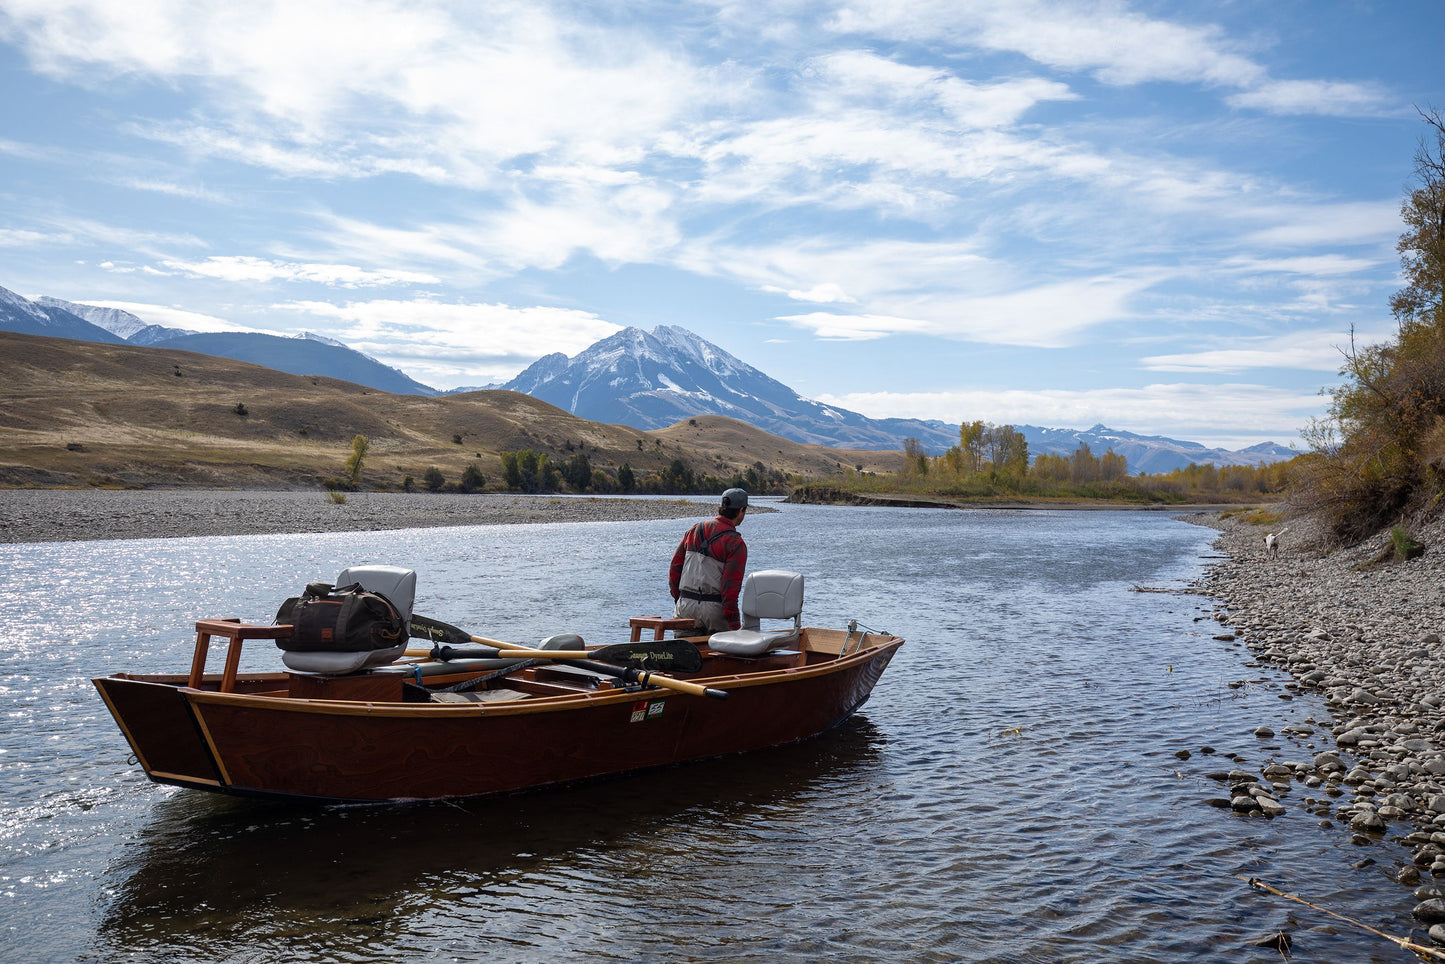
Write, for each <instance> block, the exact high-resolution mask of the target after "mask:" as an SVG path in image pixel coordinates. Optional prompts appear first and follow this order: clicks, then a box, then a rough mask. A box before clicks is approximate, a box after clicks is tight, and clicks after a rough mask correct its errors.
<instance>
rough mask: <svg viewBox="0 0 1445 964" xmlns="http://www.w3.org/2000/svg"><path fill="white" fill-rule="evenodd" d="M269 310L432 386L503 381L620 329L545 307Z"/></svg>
mask: <svg viewBox="0 0 1445 964" xmlns="http://www.w3.org/2000/svg"><path fill="white" fill-rule="evenodd" d="M274 307H275V308H277V309H281V310H288V311H293V312H296V313H297V314H299V315H302V316H304V317H307V318H310V319H313V320H314V327H313V330H317V331H319V332H321V333H324V334H326V335H329V336H331V337H334V338H337V339H339V340H341V341H344V342H346V344H348V345H350V346H351V347H353V348H355V349H357V350H358V351H363V352H366V353H367V354H368V355H372V356H373V357H376V358H379V359H381V360H382V361H384V362H386V363H387V364H389V365H395V366H397V367H399V368H402V369H404V370H405V371H406V372H407V373H408V374H410V375H411V376H412V377H413V378H416V379H418V380H419V381H421V382H424V383H425V384H428V385H432V386H435V387H438V388H454V387H458V386H462V385H479V384H486V383H490V382H496V381H504V380H506V379H509V378H511V377H512V376H513V375H515V374H517V372H518V371H520V370H521V369H522V368H524V367H525V366H526V365H528V364H530V363H531V362H533V361H535V360H536V359H537V358H540V357H541V356H542V355H546V354H550V353H552V352H562V353H564V354H568V355H573V354H576V353H577V352H579V351H582V350H583V349H584V348H586V347H588V346H589V345H591V344H592V343H594V342H596V341H598V340H600V339H602V338H605V337H607V336H608V335H611V334H614V333H615V332H617V331H619V330H620V326H618V325H614V324H612V323H611V322H608V321H604V320H602V319H601V318H599V317H598V316H597V315H595V314H593V313H592V312H588V311H577V310H574V309H569V308H551V307H545V306H533V307H514V306H511V305H503V304H466V303H448V302H440V301H429V300H415V301H398V300H378V301H358V302H349V303H347V304H339V305H338V304H331V303H329V302H322V301H293V302H287V303H284V304H279V305H276V306H274Z"/></svg>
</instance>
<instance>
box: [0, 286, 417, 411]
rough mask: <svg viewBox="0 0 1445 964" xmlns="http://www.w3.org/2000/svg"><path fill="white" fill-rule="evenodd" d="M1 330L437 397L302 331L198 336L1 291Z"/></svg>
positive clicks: (115, 311) (111, 311) (112, 311)
mask: <svg viewBox="0 0 1445 964" xmlns="http://www.w3.org/2000/svg"><path fill="white" fill-rule="evenodd" d="M0 330H3V331H18V332H20V333H22V334H26V335H50V336H51V337H54V338H73V339H77V340H79V341H96V342H103V343H106V344H117V343H118V344H131V345H141V346H144V347H156V346H159V347H163V348H175V349H177V350H179V351H194V352H200V353H201V354H203V355H216V356H218V357H220V358H232V359H235V360H236V361H244V362H250V363H251V364H253V365H264V366H266V367H267V368H274V369H276V370H277V371H282V372H288V373H290V374H292V375H322V376H324V377H326V378H339V379H341V380H342V381H347V382H355V383H356V384H358V385H365V386H367V387H368V388H375V389H377V390H379V391H383V392H392V393H393V394H396V395H438V394H440V393H439V392H438V391H437V390H436V389H434V388H431V387H429V386H427V385H423V384H422V383H421V382H418V381H416V380H414V379H412V378H410V377H409V376H407V375H406V373H405V372H402V371H399V370H397V369H395V368H392V367H391V366H389V365H384V364H382V363H381V362H379V361H377V360H376V359H375V358H372V357H371V356H370V355H365V354H363V353H361V352H359V351H356V350H355V349H353V348H348V347H347V346H346V345H343V344H342V343H341V342H339V341H336V340H335V339H332V338H326V337H323V336H321V335H313V334H311V333H310V332H303V333H301V334H299V335H296V336H294V337H291V338H286V337H283V336H281V335H267V334H262V333H260V332H236V331H231V332H196V331H189V330H187V329H184V328H168V327H166V326H164V325H153V324H149V323H148V322H146V321H144V320H143V319H141V318H139V317H137V316H135V315H133V314H131V313H130V312H128V311H122V310H120V309H119V308H98V307H96V306H94V305H81V304H76V303H75V302H72V301H62V300H61V299H59V298H37V299H35V300H34V301H31V300H29V299H27V298H23V297H21V296H20V295H17V294H15V293H14V292H13V291H8V290H6V289H4V288H0Z"/></svg>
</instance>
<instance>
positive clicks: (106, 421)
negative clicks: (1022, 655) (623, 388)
mask: <svg viewBox="0 0 1445 964" xmlns="http://www.w3.org/2000/svg"><path fill="white" fill-rule="evenodd" d="M238 404H243V405H244V406H245V410H246V413H247V414H246V415H244V416H242V415H239V414H237V405H238ZM0 414H3V418H0V485H7V486H29V485H38V486H130V487H134V486H141V487H144V486H157V485H181V486H209V487H217V486H219V487H239V488H255V487H291V486H316V485H320V484H322V482H323V481H324V480H325V479H327V478H335V477H341V476H343V475H344V468H343V466H344V463H345V461H346V457H347V456H348V455H349V454H350V452H351V440H352V439H353V438H354V437H355V436H356V435H365V436H366V437H367V438H368V439H369V440H370V443H371V448H370V451H369V452H368V454H367V456H366V462H365V468H364V471H363V476H362V481H363V485H364V486H366V487H370V488H399V487H400V485H401V482H402V479H403V478H404V477H405V476H407V475H410V476H412V477H413V478H415V479H417V480H420V479H421V477H422V475H423V473H425V471H426V470H427V468H428V467H430V466H436V467H438V468H440V469H441V471H442V473H443V474H444V475H445V476H446V477H447V479H449V480H451V481H455V480H457V479H459V478H460V477H461V473H462V470H463V469H464V468H465V467H466V466H467V465H468V464H469V463H472V462H475V463H477V464H478V465H479V466H480V468H481V470H482V472H483V473H484V474H485V475H486V476H487V477H488V478H489V479H492V480H496V479H498V478H500V477H501V459H500V453H502V452H504V451H515V450H519V449H527V448H530V449H534V450H536V451H538V452H545V453H546V454H548V455H550V456H552V457H553V459H556V460H563V459H567V458H570V457H571V456H572V454H574V453H575V452H578V451H581V452H585V453H586V454H587V456H588V458H589V459H590V460H591V462H592V465H593V467H594V468H602V469H614V470H615V469H616V468H617V467H618V466H620V465H621V464H622V463H624V462H626V463H628V464H630V465H631V466H632V468H633V470H634V472H636V473H638V474H639V475H645V474H646V473H648V472H651V471H660V470H661V469H663V468H664V467H666V466H667V465H668V464H669V463H670V462H671V461H672V460H673V459H675V458H682V459H684V460H686V461H688V462H689V463H690V464H691V465H692V466H693V468H694V470H695V471H698V472H700V473H703V472H706V473H711V474H716V475H728V474H731V473H732V472H733V471H745V470H746V469H747V468H748V467H749V466H752V465H754V464H755V463H757V462H761V463H763V465H764V466H766V467H767V468H770V469H772V468H776V469H779V470H781V471H783V472H786V473H791V474H798V475H808V476H828V475H830V474H834V473H837V472H839V471H840V470H841V469H842V468H843V467H847V468H852V467H854V466H856V465H858V464H862V465H864V466H865V468H866V469H867V470H870V471H889V470H892V469H896V468H897V467H898V465H899V456H898V453H888V452H851V451H842V450H837V449H831V448H827V447H825V446H820V445H799V444H797V443H794V442H789V441H787V440H784V439H780V438H777V437H776V436H772V435H769V434H767V433H766V432H762V431H760V430H758V429H755V428H752V427H751V426H747V425H744V424H742V423H741V422H736V421H733V420H732V419H726V418H720V417H717V416H699V417H698V418H696V419H693V420H684V421H683V422H680V423H678V424H677V425H674V426H672V427H671V428H667V429H664V430H662V431H658V432H643V431H640V430H637V429H633V428H629V427H627V426H623V425H603V424H599V423H595V422H587V421H584V420H582V419H579V418H576V417H574V416H572V415H569V414H567V413H566V412H563V411H562V410H560V409H558V408H554V407H553V406H551V405H548V404H546V403H545V402H540V401H538V400H536V399H534V398H531V397H529V396H526V395H520V394H517V393H515V392H496V391H488V392H470V393H467V394H464V395H451V396H444V397H441V398H426V397H422V396H415V395H390V394H387V393H385V392H379V391H376V390H374V389H369V388H364V387H362V386H360V385H354V384H351V383H349V382H342V381H336V380H334V379H329V378H321V377H314V376H299V375H288V374H286V373H284V372H278V371H274V370H272V369H268V368H262V367H259V366H256V365H249V364H246V363H244V362H238V361H232V360H230V359H226V358H217V357H213V356H209V355H198V354H194V353H191V352H180V351H173V350H168V349H161V348H141V347H132V346H119V345H100V344H92V343H89V342H79V341H68V340H64V339H56V338H41V337H36V336H30V335H18V334H13V333H8V332H0ZM458 437H459V438H460V439H461V443H460V444H457V443H456V442H455V441H453V440H454V438H458Z"/></svg>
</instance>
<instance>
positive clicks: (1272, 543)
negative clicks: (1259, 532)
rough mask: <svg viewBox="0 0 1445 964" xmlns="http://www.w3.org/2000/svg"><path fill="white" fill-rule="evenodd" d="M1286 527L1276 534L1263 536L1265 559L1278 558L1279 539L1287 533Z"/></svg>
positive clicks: (1271, 533)
mask: <svg viewBox="0 0 1445 964" xmlns="http://www.w3.org/2000/svg"><path fill="white" fill-rule="evenodd" d="M1288 531H1289V529H1288V528H1287V527H1286V528H1284V529H1281V530H1279V531H1278V532H1266V533H1265V534H1264V555H1265V558H1266V559H1278V558H1279V537H1280V536H1282V535H1284V534H1285V533H1286V532H1288Z"/></svg>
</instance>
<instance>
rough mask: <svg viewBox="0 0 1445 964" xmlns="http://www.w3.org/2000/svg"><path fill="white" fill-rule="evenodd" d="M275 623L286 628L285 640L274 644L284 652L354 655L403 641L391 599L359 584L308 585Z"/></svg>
mask: <svg viewBox="0 0 1445 964" xmlns="http://www.w3.org/2000/svg"><path fill="white" fill-rule="evenodd" d="M276 622H277V623H278V624H280V623H290V624H291V638H290V639H278V640H276V645H277V646H278V647H279V648H281V649H284V650H287V651H289V652H303V653H308V652H309V653H315V652H331V653H359V652H367V651H370V650H373V649H391V648H392V647H394V646H397V645H399V644H401V643H403V642H405V640H404V639H403V636H402V634H403V633H404V632H405V629H404V622H403V620H402V617H401V613H399V612H398V611H397V609H396V607H395V606H393V605H392V604H391V600H389V599H387V598H386V597H385V596H383V595H382V594H381V593H377V592H368V591H367V590H365V589H362V588H361V586H360V585H359V584H353V585H350V586H340V587H333V586H332V585H330V584H329V583H324V582H313V583H311V584H310V585H309V586H307V587H306V591H305V592H304V593H302V594H301V595H300V596H294V597H292V598H291V599H288V600H286V601H285V602H284V603H282V604H281V608H280V609H279V610H277V612H276Z"/></svg>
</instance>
